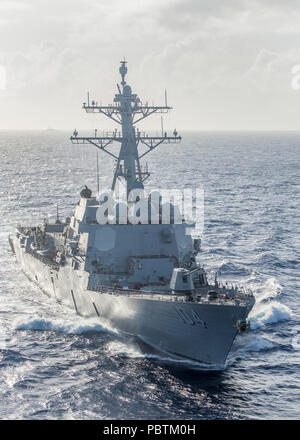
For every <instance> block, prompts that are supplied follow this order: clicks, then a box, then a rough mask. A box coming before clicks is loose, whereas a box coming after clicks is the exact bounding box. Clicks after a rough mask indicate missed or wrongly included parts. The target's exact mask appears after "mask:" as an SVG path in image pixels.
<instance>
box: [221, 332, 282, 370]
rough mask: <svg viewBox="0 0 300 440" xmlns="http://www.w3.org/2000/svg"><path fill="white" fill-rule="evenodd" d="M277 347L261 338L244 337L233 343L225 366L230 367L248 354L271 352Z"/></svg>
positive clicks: (249, 335)
mask: <svg viewBox="0 0 300 440" xmlns="http://www.w3.org/2000/svg"><path fill="white" fill-rule="evenodd" d="M277 346H278V344H276V343H274V342H272V341H270V340H269V339H266V338H263V337H261V336H256V335H251V334H248V335H245V336H244V337H242V338H240V339H238V340H236V341H235V343H234V345H233V347H232V350H231V352H230V353H229V355H228V359H227V362H226V365H227V366H231V365H233V364H234V363H235V361H237V360H238V359H241V358H244V357H246V358H247V357H248V356H249V352H261V351H269V350H273V349H275V348H276V347H277Z"/></svg>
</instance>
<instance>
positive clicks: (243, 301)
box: [87, 285, 250, 306]
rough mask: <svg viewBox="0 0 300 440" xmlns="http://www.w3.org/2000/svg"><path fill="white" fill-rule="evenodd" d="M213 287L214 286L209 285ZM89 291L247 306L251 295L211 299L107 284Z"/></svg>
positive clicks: (133, 296)
mask: <svg viewBox="0 0 300 440" xmlns="http://www.w3.org/2000/svg"><path fill="white" fill-rule="evenodd" d="M208 287H210V288H212V286H208ZM87 291H93V292H98V293H100V294H110V295H115V296H120V297H124V296H126V297H130V298H141V299H149V300H155V301H167V302H184V303H186V302H196V303H201V304H215V305H231V306H233V305H235V306H246V305H247V304H248V303H249V300H250V296H248V295H245V296H243V297H242V296H238V297H233V298H227V299H226V298H221V297H217V298H215V299H210V298H209V296H207V295H201V294H200V293H199V294H197V292H196V293H194V294H193V296H192V297H190V296H189V295H186V294H173V293H172V292H171V291H170V292H169V293H167V292H163V291H155V290H134V289H124V288H123V289H122V288H120V287H111V286H105V285H94V286H91V285H89V286H88V288H87Z"/></svg>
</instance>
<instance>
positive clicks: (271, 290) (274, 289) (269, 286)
mask: <svg viewBox="0 0 300 440" xmlns="http://www.w3.org/2000/svg"><path fill="white" fill-rule="evenodd" d="M282 290H283V288H282V286H281V285H280V284H279V282H278V281H277V280H276V278H274V277H271V278H268V279H267V280H266V281H265V283H264V285H263V286H262V287H261V288H260V289H259V290H258V291H257V294H256V301H257V302H263V301H269V300H270V299H272V298H276V297H278V296H279V295H280V293H281V292H282Z"/></svg>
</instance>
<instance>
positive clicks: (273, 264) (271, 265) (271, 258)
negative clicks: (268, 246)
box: [255, 252, 295, 269]
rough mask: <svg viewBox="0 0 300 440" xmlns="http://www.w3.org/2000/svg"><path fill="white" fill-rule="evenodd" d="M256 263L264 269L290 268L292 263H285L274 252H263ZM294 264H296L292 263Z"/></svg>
mask: <svg viewBox="0 0 300 440" xmlns="http://www.w3.org/2000/svg"><path fill="white" fill-rule="evenodd" d="M255 263H256V264H257V265H258V266H261V267H263V268H268V269H278V268H283V267H290V264H291V261H283V260H281V259H280V258H279V257H277V256H276V255H275V254H274V253H272V252H263V253H262V254H260V255H258V256H257V257H256V260H255ZM292 263H293V264H294V263H295V262H294V261H292Z"/></svg>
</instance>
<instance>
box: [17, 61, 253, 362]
mask: <svg viewBox="0 0 300 440" xmlns="http://www.w3.org/2000/svg"><path fill="white" fill-rule="evenodd" d="M119 71H120V74H121V83H120V85H119V84H118V92H117V93H116V94H115V97H114V103H113V104H111V105H108V106H103V105H99V104H98V102H95V101H93V100H90V97H89V95H88V99H87V102H85V103H84V104H83V109H84V110H85V111H86V112H88V113H97V114H100V115H105V116H106V117H108V118H110V119H111V120H113V121H114V122H115V123H117V124H118V125H119V127H120V130H115V131H113V132H111V133H103V135H102V136H99V135H98V132H97V130H95V132H94V133H93V135H92V136H90V137H82V136H80V135H79V133H78V131H77V130H75V131H74V133H73V135H72V136H71V138H70V139H71V142H72V143H75V144H88V145H93V146H95V147H97V148H98V150H99V151H102V152H103V153H106V154H108V155H110V156H111V157H113V158H114V159H115V160H116V167H115V170H114V176H113V180H112V185H111V188H110V189H111V192H112V194H113V197H115V199H113V201H112V202H111V201H110V200H109V199H110V194H109V192H106V193H105V195H103V192H102V193H101V191H100V190H99V188H98V195H97V197H94V196H93V195H92V191H91V190H90V189H89V188H87V187H85V188H84V189H83V190H82V191H81V194H80V200H79V202H78V203H77V206H76V207H75V212H74V213H73V215H72V216H70V217H68V218H66V220H65V221H61V220H59V219H58V218H57V221H56V222H54V223H45V224H43V225H40V226H36V227H27V226H19V227H18V228H17V229H16V231H15V233H14V235H12V236H10V237H9V241H10V244H11V247H12V250H13V252H14V253H15V255H16V259H17V261H18V262H19V263H20V265H21V267H22V270H23V271H24V273H25V274H26V275H27V277H28V278H29V279H30V280H32V281H33V282H35V283H36V284H37V285H38V286H39V287H40V288H41V289H42V290H43V291H44V292H46V293H47V294H48V295H50V296H52V297H53V298H55V299H56V300H57V301H58V302H60V303H63V304H65V305H67V306H69V307H71V308H73V309H75V311H76V312H77V313H78V314H80V315H82V316H85V317H99V320H101V319H105V320H108V321H109V322H110V323H111V324H112V326H114V327H115V328H117V329H118V330H120V331H121V332H124V333H126V334H129V335H133V336H135V337H138V338H140V339H142V340H143V341H144V342H146V343H147V344H149V345H151V346H153V347H155V348H156V349H157V350H159V351H160V352H163V353H167V354H168V356H172V357H174V358H179V359H188V360H192V361H197V362H200V363H204V364H206V365H207V366H208V367H209V368H212V369H214V368H223V367H224V365H225V363H226V359H227V356H228V353H229V351H230V349H231V346H232V343H233V341H234V339H235V337H236V335H237V333H238V332H239V331H244V330H246V328H247V326H248V323H247V316H248V314H249V312H250V310H251V308H252V307H253V304H254V297H253V294H252V292H251V291H250V290H245V289H243V288H239V287H237V286H235V287H233V286H231V287H229V286H228V284H227V283H226V284H225V285H224V284H223V283H221V282H220V281H219V280H218V279H217V278H215V280H214V281H213V282H212V283H209V281H208V278H207V276H206V272H205V270H204V268H203V266H202V265H201V264H200V262H199V255H198V254H199V253H200V247H201V246H200V239H199V238H192V235H191V224H190V223H189V222H187V221H186V219H184V218H183V217H182V216H181V214H180V213H179V217H180V221H178V210H176V209H177V207H176V205H175V204H173V203H169V204H168V208H169V212H170V215H169V220H168V221H165V220H164V219H163V209H162V208H164V207H165V205H166V204H165V205H163V206H162V198H161V195H160V194H159V193H158V194H157V192H156V193H154V192H152V193H150V197H147V198H146V197H145V198H144V197H143V194H144V193H145V188H144V182H145V180H146V179H147V178H148V177H149V174H150V173H149V171H148V169H147V167H144V168H143V167H142V165H141V164H140V160H141V158H142V157H144V156H145V155H146V154H148V153H150V152H151V151H153V150H154V149H155V148H157V147H158V146H159V145H161V144H171V143H179V142H180V141H181V137H180V136H179V135H178V133H177V131H176V130H174V132H173V133H172V135H171V136H169V135H168V134H167V133H166V132H164V131H163V130H162V133H161V136H151V135H147V134H145V133H144V132H141V131H140V130H139V129H138V128H136V127H137V126H136V124H137V123H138V122H140V121H142V120H143V119H145V118H147V117H148V116H150V115H152V114H155V113H165V112H168V111H169V110H170V109H171V107H170V106H168V104H167V98H166V96H165V103H164V105H162V106H154V105H152V106H150V105H148V103H146V104H144V103H142V101H140V99H139V98H138V96H137V95H136V94H135V93H133V92H132V89H131V87H130V86H129V85H128V84H127V82H126V80H125V77H126V74H127V66H126V61H121V66H120V69H119ZM114 142H117V143H119V145H120V150H119V154H118V155H116V154H115V153H114V152H113V151H115V150H113V151H112V150H111V149H110V148H109V147H110V146H111V144H113V143H114ZM140 147H143V151H142V152H141V148H140ZM119 181H120V182H122V183H123V185H124V188H125V198H124V197H123V201H120V200H117V199H116V196H115V195H114V194H115V193H116V184H117V182H119ZM118 185H119V184H118ZM132 193H134V194H135V196H134V197H132ZM136 194H138V196H136ZM144 199H145V200H146V202H145V200H144ZM155 201H156V203H155ZM142 202H143V203H142ZM143 207H144V209H142V208H143ZM152 208H153V209H152ZM141 211H143V215H142V213H141ZM175 220H176V221H175Z"/></svg>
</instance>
